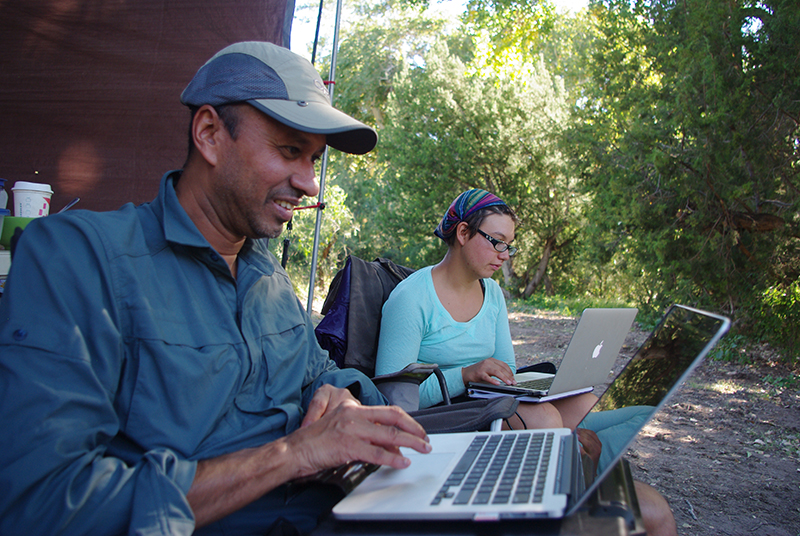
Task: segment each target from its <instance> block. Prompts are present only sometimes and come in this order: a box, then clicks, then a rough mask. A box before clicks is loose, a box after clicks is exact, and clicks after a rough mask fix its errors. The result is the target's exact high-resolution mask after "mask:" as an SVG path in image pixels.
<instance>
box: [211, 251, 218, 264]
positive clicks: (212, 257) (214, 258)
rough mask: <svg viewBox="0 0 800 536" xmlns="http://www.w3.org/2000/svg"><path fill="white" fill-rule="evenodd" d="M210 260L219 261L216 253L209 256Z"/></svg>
mask: <svg viewBox="0 0 800 536" xmlns="http://www.w3.org/2000/svg"><path fill="white" fill-rule="evenodd" d="M211 260H212V261H214V262H217V261H218V260H219V255H217V254H216V253H212V254H211Z"/></svg>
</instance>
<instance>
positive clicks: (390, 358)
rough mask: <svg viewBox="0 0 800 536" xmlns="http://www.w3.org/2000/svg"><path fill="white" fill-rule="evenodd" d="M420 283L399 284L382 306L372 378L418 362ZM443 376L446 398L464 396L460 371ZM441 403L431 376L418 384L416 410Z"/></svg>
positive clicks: (422, 319)
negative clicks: (447, 396) (447, 395)
mask: <svg viewBox="0 0 800 536" xmlns="http://www.w3.org/2000/svg"><path fill="white" fill-rule="evenodd" d="M406 281H407V282H408V284H406ZM420 282H421V280H420V279H417V278H415V279H407V280H405V281H403V282H402V283H400V284H399V285H398V286H397V287H395V289H394V291H392V293H391V294H390V295H389V298H388V299H387V300H386V303H384V304H383V313H382V316H381V332H380V337H379V339H378V355H377V358H376V362H375V374H376V375H378V376H380V375H382V374H391V373H394V372H397V371H399V370H402V369H403V368H405V367H406V366H408V365H410V364H411V363H417V362H419V354H420V347H421V345H422V340H423V339H424V337H425V333H426V321H427V320H426V314H425V308H424V306H423V300H424V299H425V295H426V294H425V292H423V291H422V290H421V289H420V288H419V284H420ZM443 374H444V377H445V383H446V385H447V392H448V393H449V394H450V396H458V395H460V394H463V393H464V392H465V388H464V381H463V380H462V378H461V369H460V368H455V369H450V370H444V371H443ZM443 400H444V398H443V397H442V390H441V388H440V386H439V381H438V380H437V378H436V376H434V375H431V376H429V377H428V379H426V380H425V381H424V382H422V384H420V388H419V407H420V408H427V407H430V406H433V405H435V404H438V403H440V402H442V401H443Z"/></svg>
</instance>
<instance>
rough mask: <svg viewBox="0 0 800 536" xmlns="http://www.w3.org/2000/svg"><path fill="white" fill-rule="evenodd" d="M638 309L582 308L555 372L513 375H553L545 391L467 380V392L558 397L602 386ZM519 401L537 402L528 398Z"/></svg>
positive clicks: (527, 378) (471, 393)
mask: <svg viewBox="0 0 800 536" xmlns="http://www.w3.org/2000/svg"><path fill="white" fill-rule="evenodd" d="M637 312H638V309H636V308H605V309H603V308H589V309H584V311H583V313H581V317H580V320H579V321H578V325H577V327H576V328H575V331H574V332H573V334H572V337H571V339H570V342H569V346H568V347H567V350H566V352H564V357H563V358H562V359H561V364H560V365H559V366H558V370H557V371H556V373H555V375H553V374H543V373H538V372H523V373H518V374H516V375H515V378H516V379H517V381H525V380H529V379H538V378H546V377H549V378H552V384H551V385H550V387H549V388H548V389H547V390H546V391H543V392H537V391H535V390H533V391H532V390H529V389H523V388H521V387H519V386H511V385H492V384H489V383H470V384H469V389H468V393H469V394H470V396H473V397H475V398H480V397H481V396H480V394H481V393H482V392H488V393H499V394H504V395H511V396H517V397H521V396H526V395H527V396H530V397H545V399H547V400H550V399H554V398H558V397H557V396H555V395H560V394H567V395H574V394H579V393H585V392H588V391H591V390H592V388H593V387H594V386H596V385H604V384H605V383H607V381H608V377H609V374H610V372H611V369H612V368H613V366H614V362H615V361H616V360H617V356H619V352H620V349H621V348H622V345H623V344H624V343H625V338H626V337H627V336H628V333H629V332H630V330H631V325H632V324H633V321H634V319H635V318H636V313H637ZM487 398H488V396H487ZM522 400H525V401H529V402H535V401H536V400H531V399H527V398H523V399H522Z"/></svg>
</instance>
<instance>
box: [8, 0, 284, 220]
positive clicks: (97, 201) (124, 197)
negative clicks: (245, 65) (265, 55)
mask: <svg viewBox="0 0 800 536" xmlns="http://www.w3.org/2000/svg"><path fill="white" fill-rule="evenodd" d="M293 12H294V0H216V1H210V0H191V1H187V0H0V114H2V115H1V117H2V119H3V128H2V129H0V155H2V156H0V178H3V179H6V190H7V191H8V193H9V197H11V187H12V185H13V183H15V182H16V181H29V182H42V183H47V184H50V185H51V186H52V187H53V190H54V192H55V193H54V194H53V199H52V202H51V213H52V212H54V211H57V210H59V209H60V208H61V207H63V206H64V205H66V204H67V203H68V202H69V201H70V200H71V199H73V198H75V197H80V198H81V201H80V203H79V204H78V205H77V206H76V207H75V208H76V209H77V208H84V209H91V210H111V209H116V208H118V207H120V206H122V205H123V204H124V203H127V202H133V203H137V204H138V203H141V202H144V201H149V200H151V199H152V198H153V197H154V196H155V195H156V193H157V191H158V183H159V179H160V178H161V176H162V175H163V173H164V172H165V171H167V170H170V169H176V168H180V167H181V166H182V165H183V161H184V159H185V157H186V148H187V133H188V121H189V115H188V111H187V108H186V107H184V106H183V105H181V104H180V102H179V96H180V93H181V91H182V90H183V88H184V87H185V86H186V84H187V83H188V82H189V80H190V79H191V77H192V76H193V75H194V73H195V72H196V71H197V69H198V68H199V67H200V66H201V65H202V64H203V63H205V61H206V60H208V59H209V58H210V57H211V56H212V55H213V54H214V53H215V52H217V51H218V50H219V49H221V48H223V47H224V46H226V45H228V44H230V43H234V42H237V41H246V40H261V41H271V42H273V43H277V44H282V45H283V46H287V47H288V46H289V37H290V36H289V34H290V31H291V20H292V15H293ZM9 207H11V203H10V202H9Z"/></svg>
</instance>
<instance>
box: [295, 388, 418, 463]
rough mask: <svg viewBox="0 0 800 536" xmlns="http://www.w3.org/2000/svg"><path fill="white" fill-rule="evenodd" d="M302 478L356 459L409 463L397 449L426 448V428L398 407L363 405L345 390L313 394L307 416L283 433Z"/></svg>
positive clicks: (325, 389) (374, 461) (321, 390)
mask: <svg viewBox="0 0 800 536" xmlns="http://www.w3.org/2000/svg"><path fill="white" fill-rule="evenodd" d="M285 439H286V441H287V442H288V443H289V444H290V450H291V452H292V453H293V454H294V458H295V460H296V463H297V467H296V469H297V470H298V471H299V474H297V475H296V476H295V478H297V477H300V476H306V475H309V474H313V473H316V472H317V471H320V470H322V469H328V468H330V467H336V466H338V465H341V464H343V463H346V462H349V461H353V460H359V461H363V462H368V463H376V464H380V465H389V466H391V467H394V468H395V469H402V468H405V467H408V464H409V463H410V461H409V460H408V459H407V458H405V457H404V456H403V455H402V454H401V453H400V447H409V448H412V449H414V450H416V451H418V452H423V453H425V452H430V444H429V443H428V441H427V435H426V433H425V429H424V428H422V426H420V424H419V423H417V421H415V420H414V419H412V418H411V417H410V416H409V415H408V414H407V413H406V412H404V411H403V410H402V409H400V408H398V407H396V406H362V405H361V404H360V403H359V402H358V400H356V399H355V398H353V397H352V396H351V395H350V393H349V392H348V391H346V390H344V389H335V388H333V387H330V386H325V387H323V388H320V389H319V390H318V391H317V393H315V394H314V398H313V399H312V402H311V404H309V410H308V413H307V414H306V418H305V419H304V420H303V423H302V426H301V428H300V429H299V430H297V431H296V432H294V433H292V434H290V435H289V436H287V437H286V438H285Z"/></svg>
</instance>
